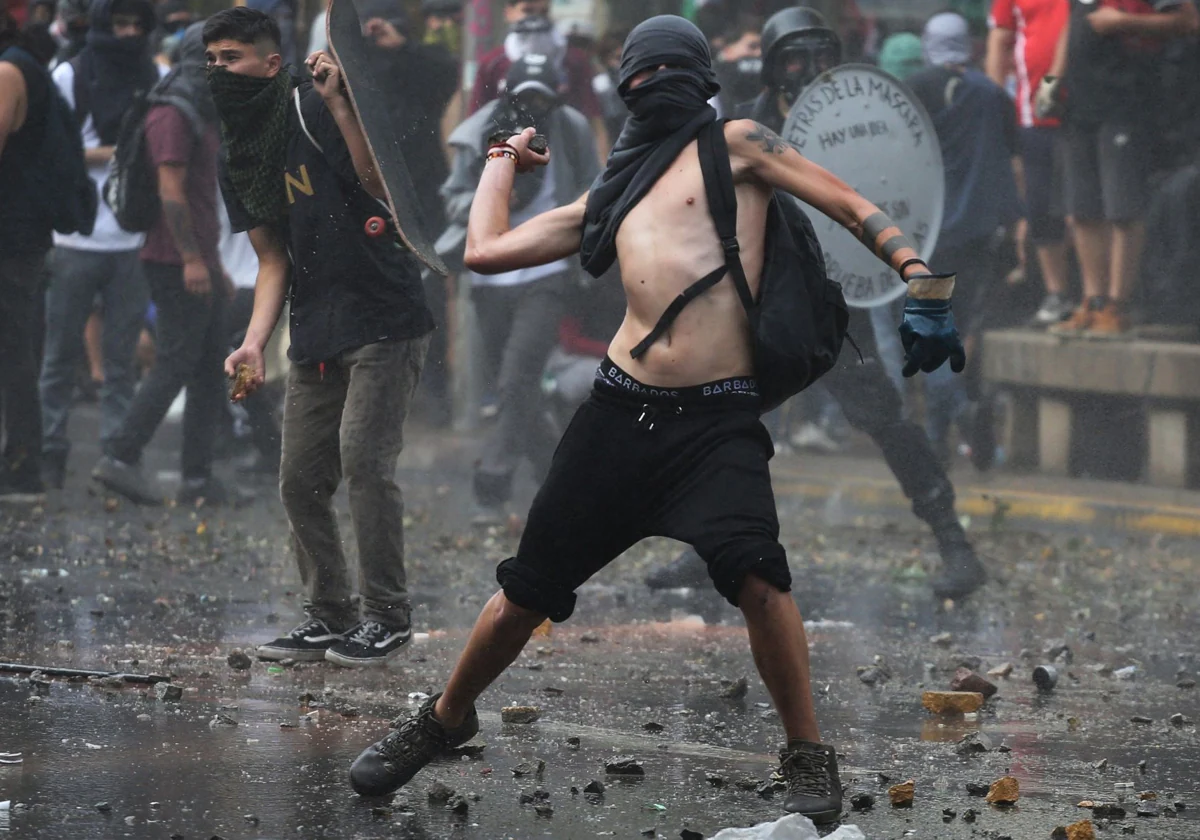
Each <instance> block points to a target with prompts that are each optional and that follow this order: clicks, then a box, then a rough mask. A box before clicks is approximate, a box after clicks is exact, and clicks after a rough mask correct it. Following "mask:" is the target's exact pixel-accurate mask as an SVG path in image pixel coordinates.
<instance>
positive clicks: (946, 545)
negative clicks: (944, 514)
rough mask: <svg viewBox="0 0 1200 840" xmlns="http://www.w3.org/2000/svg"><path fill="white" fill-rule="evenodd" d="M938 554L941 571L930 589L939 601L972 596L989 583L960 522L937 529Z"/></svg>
mask: <svg viewBox="0 0 1200 840" xmlns="http://www.w3.org/2000/svg"><path fill="white" fill-rule="evenodd" d="M933 536H934V537H935V538H936V539H937V544H938V551H939V552H940V553H941V555H942V567H941V569H939V570H938V573H937V574H936V575H934V576H933V580H932V581H930V585H931V586H932V587H933V594H934V595H936V596H937V597H939V598H953V599H955V600H958V599H960V598H965V597H966V596H968V595H970V594H971V593H972V592H974V591H975V590H976V589H978V588H979V587H981V586H983V584H984V583H986V582H987V572H986V571H984V568H983V564H982V563H980V562H979V558H978V557H977V556H976V555H975V549H974V548H973V547H972V546H971V542H970V540H968V539H967V532H966V531H964V530H963V527H962V525H959V524H958V520H950V521H947V522H945V523H944V524H942V525H940V526H939V527H935V528H934V529H933Z"/></svg>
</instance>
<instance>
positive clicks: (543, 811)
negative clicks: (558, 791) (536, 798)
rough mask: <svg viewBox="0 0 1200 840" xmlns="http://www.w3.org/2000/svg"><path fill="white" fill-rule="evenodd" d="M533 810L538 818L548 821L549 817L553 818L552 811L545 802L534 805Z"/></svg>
mask: <svg viewBox="0 0 1200 840" xmlns="http://www.w3.org/2000/svg"><path fill="white" fill-rule="evenodd" d="M533 810H534V812H535V813H536V814H537V815H538V816H539V817H545V818H547V819H549V818H550V817H553V816H554V809H553V808H552V807H551V806H550V805H549V804H548V803H545V802H543V803H542V804H541V805H534V806H533Z"/></svg>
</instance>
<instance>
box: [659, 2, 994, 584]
mask: <svg viewBox="0 0 1200 840" xmlns="http://www.w3.org/2000/svg"><path fill="white" fill-rule="evenodd" d="M840 63H841V42H840V41H839V40H838V36H837V34H836V33H835V32H834V31H833V30H832V29H830V28H829V26H828V24H826V22H825V18H824V17H823V16H822V15H821V14H819V13H818V12H816V11H814V10H813V9H809V8H806V7H803V6H797V7H793V8H789V9H784V10H783V11H782V12H778V13H777V14H775V15H774V16H773V17H771V18H770V19H769V20H768V21H767V23H766V26H764V27H763V80H762V81H763V92H762V93H761V94H759V96H758V98H757V99H755V100H754V101H753V102H748V103H743V105H742V106H740V107H739V108H738V111H737V116H738V117H749V118H750V119H753V120H755V121H756V122H758V123H760V124H762V125H764V126H766V127H767V128H769V129H771V130H772V131H778V130H780V129H782V127H783V123H784V120H785V118H786V117H787V113H788V110H789V109H790V108H791V105H792V103H794V102H795V101H796V98H797V97H798V96H799V95H800V93H801V92H802V91H803V90H804V88H806V87H807V86H808V85H809V83H810V82H812V80H813V79H814V78H816V76H817V75H818V74H819V73H821V72H824V71H825V70H828V69H830V68H833V67H836V66H837V65H838V64H840ZM849 331H850V334H851V335H852V336H854V339H855V341H857V342H858V344H859V347H860V350H861V353H862V357H863V360H864V361H861V362H860V360H859V354H858V353H854V352H848V351H847V352H843V353H842V355H841V358H840V359H839V360H838V364H837V366H836V367H835V368H834V369H833V370H831V371H830V372H829V373H828V374H826V375H825V376H824V377H822V379H821V381H820V384H823V385H824V386H825V387H826V388H828V389H829V393H831V394H832V395H833V397H834V398H835V399H836V400H837V401H838V403H839V404H840V405H841V407H842V411H843V412H844V413H845V415H846V419H847V420H849V422H850V424H851V425H852V426H854V428H856V429H859V430H861V431H864V432H866V433H867V434H868V435H870V436H871V439H872V440H874V441H875V443H876V445H877V446H879V448H880V449H881V450H882V451H883V457H884V460H885V461H886V462H887V464H888V466H889V467H890V468H891V470H892V473H893V474H894V475H895V476H896V480H897V481H898V482H899V483H900V488H901V489H902V490H903V491H904V495H905V496H907V497H908V498H909V499H911V500H912V510H913V513H914V514H915V515H916V516H917V517H918V518H920V519H922V520H924V521H925V522H926V523H927V524H928V525H929V527H930V529H931V530H932V531H933V535H934V537H935V538H936V539H937V544H938V550H939V552H940V554H941V558H942V566H941V569H940V570H939V572H938V573H937V575H935V576H934V578H933V580H932V581H931V586H932V588H933V592H934V594H935V595H936V596H937V597H939V598H962V597H965V596H966V595H968V594H970V593H971V592H973V591H975V590H976V589H978V588H979V587H980V586H982V585H983V583H984V582H985V580H986V579H987V574H986V572H985V571H984V568H983V565H982V564H981V563H980V562H979V558H978V557H976V556H975V549H974V548H973V547H972V546H971V543H970V541H969V540H968V539H967V534H966V531H964V530H963V527H962V525H961V524H960V523H959V521H958V515H957V514H956V513H955V511H954V485H953V484H951V483H950V479H949V477H948V476H947V475H946V471H945V469H944V468H943V467H942V465H941V464H940V463H939V461H938V459H937V456H936V455H935V454H934V452H933V449H932V447H931V446H930V443H929V439H928V438H927V437H926V436H925V433H924V431H922V429H921V428H920V427H919V426H917V425H916V424H915V423H911V422H909V421H907V420H905V419H904V416H903V413H902V402H901V397H900V392H899V390H897V388H896V386H895V384H893V382H892V380H891V379H889V378H888V374H887V372H886V370H885V369H884V367H883V364H882V363H881V361H880V353H879V350H878V346H877V345H878V341H877V339H876V338H875V331H874V329H873V328H872V325H871V319H870V315H869V314H868V310H864V309H851V310H850V330H849ZM706 574H707V572H706V570H705V566H704V563H703V562H701V560H700V558H699V556H698V555H697V554H696V553H695V550H694V549H688V550H686V551H684V552H683V553H682V554H680V556H679V557H677V558H676V559H675V560H673V561H672V562H671V563H669V564H668V565H666V566H664V567H662V568H660V569H658V570H656V571H654V572H651V573H650V575H648V576H647V578H646V585H647V586H649V587H651V588H653V589H670V588H678V587H696V586H699V585H702V582H703V581H704V580H705V579H706Z"/></svg>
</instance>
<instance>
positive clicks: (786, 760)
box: [779, 739, 842, 825]
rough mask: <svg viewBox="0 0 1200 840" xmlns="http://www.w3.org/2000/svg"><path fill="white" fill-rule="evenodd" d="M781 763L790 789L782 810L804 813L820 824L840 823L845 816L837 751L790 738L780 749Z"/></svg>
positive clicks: (781, 770) (822, 745)
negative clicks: (843, 813) (839, 819)
mask: <svg viewBox="0 0 1200 840" xmlns="http://www.w3.org/2000/svg"><path fill="white" fill-rule="evenodd" d="M779 765H780V772H781V773H782V774H783V779H784V781H785V782H787V789H788V796H787V801H785V802H784V803H783V810H785V811H787V812H788V813H791V814H803V815H804V816H806V817H808V818H809V819H810V820H812V821H813V822H814V823H816V824H817V825H827V824H828V823H831V822H837V820H838V818H839V817H840V816H841V815H842V780H841V778H840V777H839V776H838V765H837V750H835V749H834V748H833V747H830V746H826V745H825V744H817V743H814V742H812V741H801V740H799V739H797V740H793V741H789V742H788V745H787V746H786V747H784V748H783V749H782V750H780V751H779Z"/></svg>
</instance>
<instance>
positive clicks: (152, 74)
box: [80, 0, 158, 146]
mask: <svg viewBox="0 0 1200 840" xmlns="http://www.w3.org/2000/svg"><path fill="white" fill-rule="evenodd" d="M114 14H121V15H137V16H138V18H140V20H141V24H142V34H141V35H136V36H133V37H127V38H118V37H117V36H116V35H115V34H113V28H112V19H113V15H114ZM91 15H92V25H91V29H89V30H88V34H87V46H86V47H85V48H84V50H83V52H82V53H81V54H80V55H81V56H83V57H84V59H85V64H84V67H85V70H84V72H85V73H86V74H87V78H85V79H84V80H83V81H84V83H85V84H87V85H88V87H89V97H90V99H91V103H90V106H91V116H92V119H93V120H94V125H95V128H96V133H97V134H99V135H100V142H101V143H102V144H103V145H106V146H107V145H112V144H113V143H115V142H116V139H117V132H118V130H119V129H120V127H121V120H122V118H123V117H124V116H125V113H126V112H127V111H128V110H129V108H130V106H132V105H133V99H134V93H135V92H136V91H142V92H144V93H149V92H150V89H151V88H152V87H154V85H155V83H156V82H157V81H158V71H157V69H156V68H155V65H154V62H153V61H152V60H151V58H150V50H149V33H150V32H151V31H152V30H153V29H154V24H155V18H154V9H153V7H152V6H151V5H150V3H149V0H96V2H94V3H93V4H92V11H91Z"/></svg>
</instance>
